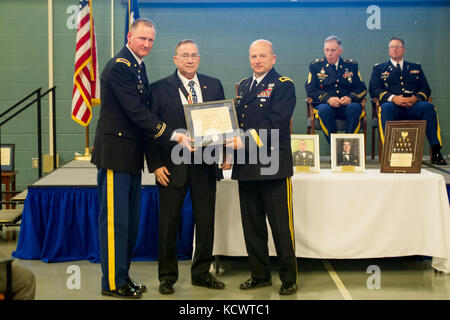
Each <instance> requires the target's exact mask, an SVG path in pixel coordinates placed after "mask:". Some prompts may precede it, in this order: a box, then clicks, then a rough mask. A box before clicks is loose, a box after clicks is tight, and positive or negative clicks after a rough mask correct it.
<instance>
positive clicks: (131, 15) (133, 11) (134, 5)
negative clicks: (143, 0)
mask: <svg viewBox="0 0 450 320" xmlns="http://www.w3.org/2000/svg"><path fill="white" fill-rule="evenodd" d="M139 17H140V14H139V3H138V0H128V6H127V12H126V14H125V44H127V42H128V41H127V34H128V31H129V30H130V27H131V24H132V23H133V21H134V20H136V19H138V18H139Z"/></svg>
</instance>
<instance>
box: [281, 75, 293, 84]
mask: <svg viewBox="0 0 450 320" xmlns="http://www.w3.org/2000/svg"><path fill="white" fill-rule="evenodd" d="M278 80H280V81H281V82H286V81H290V82H292V83H294V81H292V79H291V78H289V77H286V76H283V77H279V78H278Z"/></svg>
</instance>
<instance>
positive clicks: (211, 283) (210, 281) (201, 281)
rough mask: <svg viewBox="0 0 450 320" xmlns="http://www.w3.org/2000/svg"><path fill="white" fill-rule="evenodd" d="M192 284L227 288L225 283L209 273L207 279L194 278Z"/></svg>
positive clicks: (211, 287) (212, 287)
mask: <svg viewBox="0 0 450 320" xmlns="http://www.w3.org/2000/svg"><path fill="white" fill-rule="evenodd" d="M192 285H193V286H200V287H206V288H209V289H225V284H224V283H223V282H221V281H219V280H217V279H216V278H214V277H213V276H212V275H209V276H208V277H207V278H205V279H192Z"/></svg>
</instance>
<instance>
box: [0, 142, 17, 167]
mask: <svg viewBox="0 0 450 320" xmlns="http://www.w3.org/2000/svg"><path fill="white" fill-rule="evenodd" d="M14 147H15V146H14V145H13V144H2V145H1V155H0V158H1V166H2V171H14Z"/></svg>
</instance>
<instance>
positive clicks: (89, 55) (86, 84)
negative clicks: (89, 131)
mask: <svg viewBox="0 0 450 320" xmlns="http://www.w3.org/2000/svg"><path fill="white" fill-rule="evenodd" d="M79 9H80V11H79V13H78V18H77V21H78V25H77V44H76V52H75V74H74V77H73V93H72V119H73V120H74V121H75V122H78V123H79V124H81V125H82V126H84V127H86V126H88V125H89V122H90V121H91V118H92V106H95V105H98V104H100V79H99V77H98V66H97V49H96V41H95V29H94V18H93V14H92V5H91V0H80V3H79Z"/></svg>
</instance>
